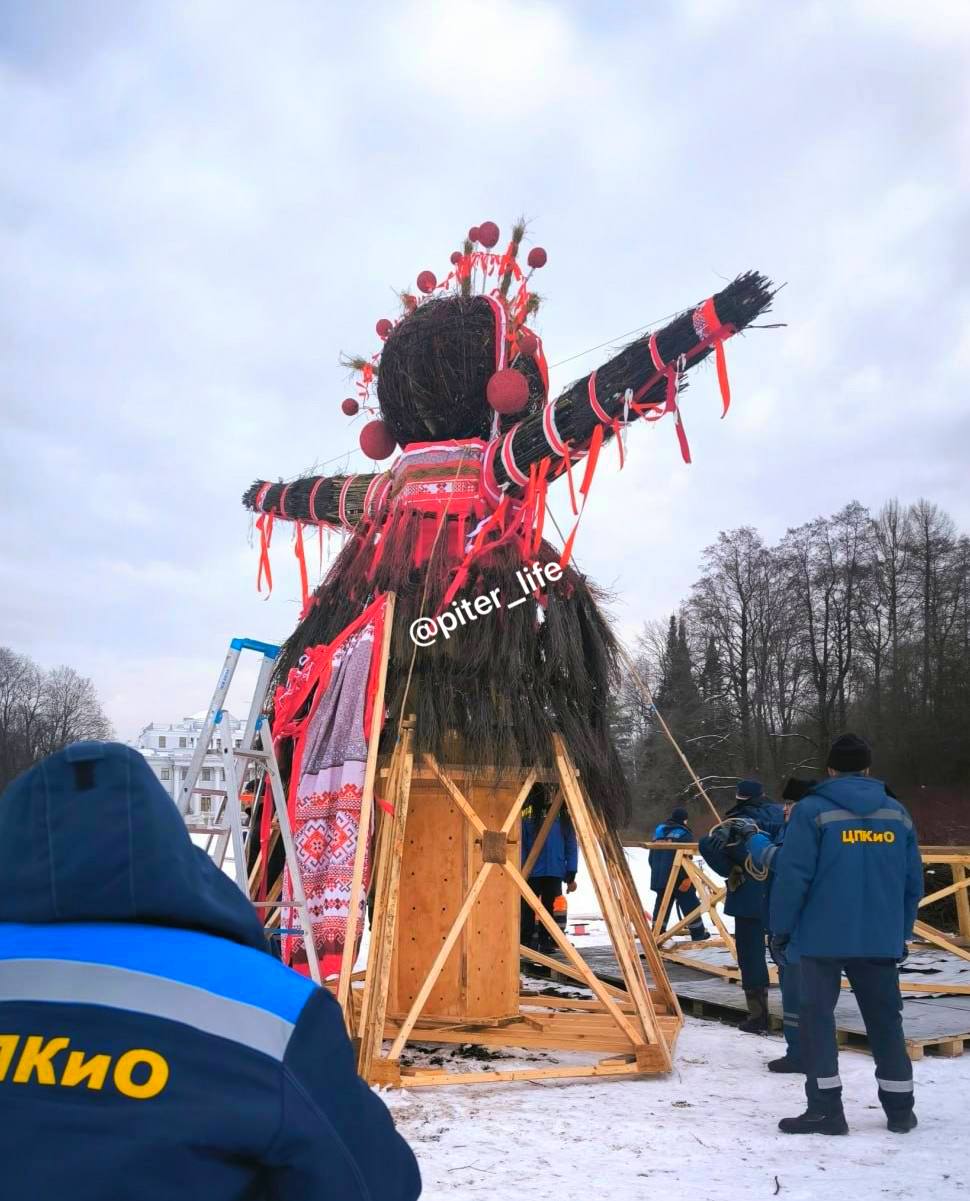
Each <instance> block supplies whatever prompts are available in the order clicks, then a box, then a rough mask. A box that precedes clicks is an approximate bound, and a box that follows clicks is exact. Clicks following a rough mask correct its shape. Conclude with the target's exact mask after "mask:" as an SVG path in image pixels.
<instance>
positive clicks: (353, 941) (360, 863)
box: [307, 592, 396, 1035]
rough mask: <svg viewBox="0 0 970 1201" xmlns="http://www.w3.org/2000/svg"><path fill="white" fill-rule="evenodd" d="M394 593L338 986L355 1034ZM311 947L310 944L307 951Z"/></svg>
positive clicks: (387, 616)
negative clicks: (350, 1001) (353, 981)
mask: <svg viewBox="0 0 970 1201" xmlns="http://www.w3.org/2000/svg"><path fill="white" fill-rule="evenodd" d="M395 600H396V597H395V595H394V593H393V592H389V593H388V594H387V598H386V600H385V602H384V625H383V629H382V637H381V650H380V655H381V657H380V667H379V669H378V675H377V691H376V692H375V693H374V704H373V709H372V711H371V723H370V738H369V740H368V743H367V766H366V768H365V769H364V789H363V795H362V797H361V802H360V823H359V824H358V827H357V850H356V852H355V854H354V871H353V875H352V876H351V881H350V911H349V912H348V914H347V928H346V930H345V931H344V950H343V955H342V956H341V959H340V981H339V984H338V985H337V1003H338V1004H339V1006H340V1008H341V1009H342V1010H343V1014H344V1021H345V1022H346V1023H347V1029H348V1031H349V1032H350V1033H351V1035H352V1034H353V1028H352V1021H353V1019H352V1016H351V1014H350V1011H349V1009H348V1007H347V997H348V995H349V992H350V975H351V972H352V971H353V970H354V960H355V958H356V954H357V927H358V923H359V921H360V901H361V895H362V892H363V887H364V861H365V859H366V858H367V848H368V843H369V841H370V827H371V815H372V813H373V811H374V778H375V776H376V774H377V747H378V743H379V742H380V739H381V724H382V722H383V720H384V685H385V683H386V682H387V662H388V656H389V654H390V649H391V634H392V632H393V630H394V602H395ZM310 951H311V949H310V948H309V947H307V954H308V955H309V954H310Z"/></svg>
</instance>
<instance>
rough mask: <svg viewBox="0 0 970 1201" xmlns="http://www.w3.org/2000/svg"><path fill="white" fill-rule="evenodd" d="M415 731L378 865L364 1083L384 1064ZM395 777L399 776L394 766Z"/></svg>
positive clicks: (406, 737) (406, 743)
mask: <svg viewBox="0 0 970 1201" xmlns="http://www.w3.org/2000/svg"><path fill="white" fill-rule="evenodd" d="M413 736H414V731H413V729H412V728H410V727H409V726H408V725H405V726H404V727H403V729H402V732H401V739H400V741H399V742H398V744H397V747H396V748H395V756H396V757H398V758H399V759H400V767H399V769H398V770H397V772H396V777H397V779H398V787H397V790H396V792H395V793H393V794H391V795H392V796H393V804H394V817H393V820H392V826H391V830H390V835H389V837H388V838H387V839H386V840H385V842H384V854H383V859H382V862H381V863H380V864H379V865H378V869H379V874H378V878H377V889H376V893H375V897H374V917H373V920H372V922H371V943H370V950H369V953H368V957H367V976H366V980H367V984H366V987H365V989H364V1001H363V1005H362V1007H361V1017H360V1031H361V1033H360V1049H359V1055H358V1064H357V1070H358V1072H359V1073H360V1074H361V1076H363V1077H364V1079H365V1080H370V1079H371V1078H372V1068H373V1064H374V1062H375V1060H378V1059H380V1054H381V1044H382V1043H383V1041H384V1023H385V1021H386V1020H387V994H388V990H389V988H390V978H391V960H392V958H393V955H394V934H395V930H396V928H397V909H398V900H399V896H400V881H401V858H402V856H403V854H404V832H405V828H406V825H407V819H408V803H409V801H410V797H411V772H412V770H413V768H414V752H413V751H412V749H411V743H412V739H413ZM391 776H392V777H394V776H395V768H394V765H393V764H392V769H391Z"/></svg>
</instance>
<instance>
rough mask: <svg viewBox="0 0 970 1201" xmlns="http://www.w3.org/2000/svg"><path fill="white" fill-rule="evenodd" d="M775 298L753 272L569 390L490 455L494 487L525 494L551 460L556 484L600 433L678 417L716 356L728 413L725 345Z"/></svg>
mask: <svg viewBox="0 0 970 1201" xmlns="http://www.w3.org/2000/svg"><path fill="white" fill-rule="evenodd" d="M773 295H774V291H773V289H772V286H771V284H770V282H769V281H768V279H766V278H765V276H763V275H761V274H759V273H758V272H756V271H749V272H746V273H745V274H744V275H739V276H738V278H737V279H735V280H734V281H732V282H731V283H730V284H728V286H727V287H726V288H724V290H723V291H721V292H718V293H717V294H716V295H715V296H712V297H711V298H710V299H709V300H705V301H704V302H702V303H701V304H699V305H697V306H696V307H694V308H693V309H688V310H687V311H686V312H685V313H682V314H681V315H680V316H679V317H675V318H674V320H673V321H671V322H670V323H669V324H667V325H665V326H664V327H663V328H662V329H660V330H657V331H656V332H655V333H653V334H647V335H645V336H644V337H642V338H638V339H637V341H636V342H632V343H631V344H630V345H629V346H627V347H626V348H625V349H624V350H621V351H620V353H619V354H618V355H615V356H614V357H613V358H612V359H608V360H607V361H606V362H605V363H603V364H602V365H601V366H599V367H597V368H596V370H595V371H593V372H591V373H590V374H589V375H586V376H584V377H583V378H582V379H580V380H577V381H576V383H574V384H571V385H570V387H569V388H567V389H566V391H565V392H563V393H562V394H561V395H560V396H559V398H558V399H557V400H556V401H554V402H553V403H552V404H549V405H546V407H545V409H544V410H543V411H542V412H541V413H536V414H534V415H533V416H531V417H528V418H526V419H525V420H524V421H521V422H519V423H518V424H517V425H516V426H514V427H513V428H512V429H511V430H509V431H508V432H507V433H506V434H504V435H503V437H502V438H501V439H500V440H499V442H498V445H497V447H496V448H495V450H494V452H493V454H492V455H490V468H491V471H490V473H489V474H491V476H492V477H493V479H494V483H495V484H496V485H497V486H498V488H499V489H504V488H511V489H513V490H515V489H518V488H522V487H524V486H525V485H526V484H527V482H528V475H529V468H530V467H531V466H532V465H533V464H537V463H539V462H541V461H542V460H543V459H546V458H549V459H551V460H552V471H551V472H550V476H554V475H556V474H557V473H558V471H559V470H560V469H561V468H562V467H564V465H565V458H566V454H567V453H569V454H570V456H571V457H573V458H575V457H577V455H578V454H580V453H582V452H583V451H584V450H585V449H586V448H587V447H588V446H589V444H590V442H591V440H592V438H593V437H594V435H595V432H596V429H597V427H599V428H600V429H601V430H602V435H601V436H602V437H604V438H607V437H611V436H613V435H614V434H615V433H617V432H618V431H619V429H620V423H621V422H624V421H632V420H635V419H636V418H638V417H647V418H651V417H653V418H655V417H659V416H661V415H662V414H663V413H664V412H673V413H674V415H675V416H676V415H677V414H676V394H677V391H678V390H679V388H680V386H681V377H682V375H683V373H684V372H685V371H688V370H689V369H690V368H691V367H693V366H695V365H696V364H697V363H699V362H701V361H702V359H705V358H706V357H707V356H708V355H709V354H710V353H711V352H712V351H714V352H715V354H716V355H717V359H718V377H719V380H720V384H721V393H722V397H723V399H724V404H725V409H726V407H727V403H728V399H729V393H728V386H727V371H726V368H725V366H724V350H723V343H724V341H725V340H726V339H727V338H729V337H731V336H732V335H733V334H736V333H739V332H740V331H741V330H743V329H745V327H746V326H748V325H750V324H751V322H752V321H754V320H755V319H756V318H757V317H759V316H760V315H761V314H762V313H764V312H766V311H767V309H768V308H769V307H770V305H771V298H772V296H773ZM628 401H629V402H630V403H628ZM685 446H686V444H685V443H683V441H682V447H685ZM685 457H686V454H685Z"/></svg>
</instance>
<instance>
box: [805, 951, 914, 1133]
mask: <svg viewBox="0 0 970 1201" xmlns="http://www.w3.org/2000/svg"><path fill="white" fill-rule="evenodd" d="M799 966H800V977H801V978H800V984H801V993H802V1003H801V1023H800V1026H799V1030H800V1033H801V1042H802V1062H803V1064H804V1067H805V1092H806V1094H807V1096H808V1105H809V1108H810V1109H813V1110H815V1111H816V1112H823V1113H836V1112H839V1111H840V1110H841V1109H842V1081H841V1080H840V1079H839V1049H838V1044H837V1042H836V1037H835V1005H836V1002H837V1001H838V999H839V988H840V985H841V982H842V972H843V971H844V972H845V974H846V976H847V977H848V980H849V984H850V985H851V986H852V991H853V993H854V994H855V999H856V1001H857V1002H858V1005H859V1009H860V1011H861V1013H862V1020H863V1021H864V1022H865V1025H866V1035H867V1036H868V1038H869V1046H870V1048H871V1049H872V1057H873V1059H874V1060H875V1061H876V1085H877V1087H878V1090H879V1101H880V1103H881V1104H882V1107H883V1109H884V1110H885V1111H886V1113H887V1114H900V1113H906V1112H908V1111H909V1110H911V1109H912V1108H913V1065H912V1064H911V1063H910V1061H909V1056H908V1055H907V1054H906V1040H905V1038H904V1036H903V1019H902V1010H903V1001H902V997H901V995H900V992H899V966H898V964H897V963H896V961H895V960H894V959H813V958H811V957H809V956H802V958H801V960H800V963H799Z"/></svg>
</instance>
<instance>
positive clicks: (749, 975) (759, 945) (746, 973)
mask: <svg viewBox="0 0 970 1201" xmlns="http://www.w3.org/2000/svg"><path fill="white" fill-rule="evenodd" d="M734 799H735V804H734V806H733V807H732V808H731V809H729V810H728V812H727V817H726V819H725V820H728V821H729V820H731V819H733V818H746V819H747V820H749V821H751V822H753V823H754V825H755V826H757V828H758V829H759V830H761V831H762V832H763V833H765V834H766V835H768V837H769V838H771V839H772V840H774V839H775V838H776V837H777V836H778V834H779V833H780V832H781V829H782V827H783V826H784V824H785V815H784V811H783V810H782V807H781V806H780V805H776V804H775V803H774V802H773V801H769V800H768V798H767V797H766V796H765V794H764V787H763V786H762V784H761V782H760V781H759V780H750V779H749V780H739V781H738V785H737V789H736V791H735V798H734ZM700 852H701V854H702V855H703V856H704V859H705V860H706V862H707V863H708V865H709V866H710V867H711V868H713V869H714V871H716V872H717V873H718V875H721V876H726V877H727V881H728V886H727V898H726V899H725V902H724V912H725V913H726V914H727V915H728V916H729V917H733V918H734V941H735V945H736V947H737V952H738V967H739V968H740V969H741V987H742V988H743V989H744V998H745V1001H746V1003H747V1006H748V1017H747V1019H746V1020H745V1021H743V1022H742V1023H741V1024H740V1026H739V1027H738V1029H739V1030H742V1031H744V1033H745V1034H764V1033H766V1032H767V1030H768V960H767V947H766V942H765V939H766V936H767V928H766V922H765V897H766V893H767V889H766V885H765V878H766V877H765V876H762V877H761V878H760V879H755V878H754V877H753V876H751V875H750V874H749V873H748V872H746V871H745V869H744V866H743V864H740V863H737V862H735V861H734V860H733V859H732V858H731V857H730V856H728V855H726V854H725V852H724V849H723V848H722V847H719V846H718V845H717V841H716V840H715V839H712V837H711V835H710V834H709V835H707V837H705V838H702V839H701V841H700Z"/></svg>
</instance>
